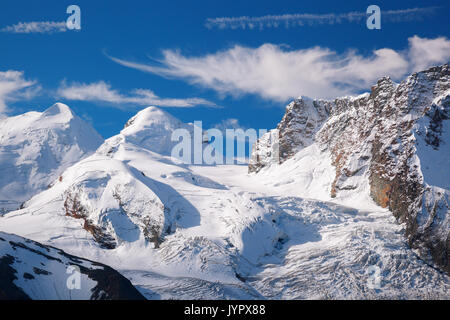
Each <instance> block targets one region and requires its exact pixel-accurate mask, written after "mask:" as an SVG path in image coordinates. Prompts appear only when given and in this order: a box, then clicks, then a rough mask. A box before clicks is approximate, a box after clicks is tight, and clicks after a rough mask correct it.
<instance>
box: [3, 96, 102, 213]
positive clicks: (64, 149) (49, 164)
mask: <svg viewBox="0 0 450 320" xmlns="http://www.w3.org/2000/svg"><path fill="white" fill-rule="evenodd" d="M102 142H103V139H102V138H101V136H100V135H99V134H98V133H97V132H96V131H95V130H94V129H93V128H92V127H91V126H90V125H89V124H88V123H86V122H85V121H83V120H82V119H81V118H79V117H77V116H76V115H75V114H74V112H73V111H72V110H71V109H70V108H69V107H68V106H66V105H65V104H62V103H56V104H54V105H53V106H51V107H50V108H48V109H47V110H45V111H44V112H42V113H40V112H28V113H25V114H22V115H18V116H14V117H10V118H5V119H1V120H0V176H1V179H0V213H1V212H5V211H10V210H15V209H17V208H19V206H20V205H21V204H22V203H23V202H24V201H26V200H28V199H29V198H31V197H32V196H33V195H35V194H36V193H38V192H40V191H42V190H45V189H46V188H47V187H48V185H49V184H50V183H51V182H52V181H53V180H55V179H56V178H57V177H58V176H59V174H61V172H63V171H64V170H65V169H66V168H68V167H69V166H71V165H72V164H74V163H76V162H78V161H79V160H80V159H82V158H84V157H86V156H88V155H89V154H91V153H93V152H94V151H95V150H96V149H97V148H98V146H100V144H101V143H102Z"/></svg>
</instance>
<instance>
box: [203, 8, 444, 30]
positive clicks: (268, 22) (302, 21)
mask: <svg viewBox="0 0 450 320" xmlns="http://www.w3.org/2000/svg"><path fill="white" fill-rule="evenodd" d="M436 9H437V8H435V7H427V8H410V9H400V10H382V11H381V18H382V21H383V22H402V21H415V20H421V19H423V17H425V16H428V15H431V14H432V13H434V12H435V10H436ZM366 17H367V14H366V12H347V13H327V14H311V13H297V14H283V15H266V16H262V17H247V16H242V17H221V18H208V19H206V23H205V26H206V27H207V28H209V29H211V28H214V27H216V28H219V29H259V30H263V29H265V28H278V27H285V28H290V27H302V26H316V25H324V24H326V25H334V24H341V23H359V22H362V21H363V20H365V19H366Z"/></svg>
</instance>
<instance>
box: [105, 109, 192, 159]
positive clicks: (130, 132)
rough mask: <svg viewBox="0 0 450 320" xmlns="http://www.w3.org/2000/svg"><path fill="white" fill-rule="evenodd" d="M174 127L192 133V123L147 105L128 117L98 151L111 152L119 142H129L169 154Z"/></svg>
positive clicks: (172, 142)
mask: <svg viewBox="0 0 450 320" xmlns="http://www.w3.org/2000/svg"><path fill="white" fill-rule="evenodd" d="M176 129H185V130H188V131H189V132H190V133H192V132H193V125H192V124H187V123H183V122H181V121H180V120H178V119H177V118H175V117H174V116H172V115H170V114H169V113H167V112H165V111H163V110H161V109H159V108H157V107H147V108H145V109H143V110H141V111H139V112H138V113H137V114H136V115H135V116H133V117H132V118H130V120H128V121H127V123H126V124H125V127H124V128H123V129H122V131H121V132H120V134H118V135H116V136H114V137H111V138H109V139H108V140H106V141H105V144H104V145H103V146H102V147H101V148H100V149H99V153H101V154H111V153H112V152H113V151H114V150H117V148H118V146H119V144H122V143H131V144H133V145H135V146H137V147H139V148H144V149H147V150H150V151H153V152H156V153H159V154H161V155H170V154H171V151H172V148H173V147H174V145H175V144H176V142H174V141H172V133H173V132H174V131H175V130H176Z"/></svg>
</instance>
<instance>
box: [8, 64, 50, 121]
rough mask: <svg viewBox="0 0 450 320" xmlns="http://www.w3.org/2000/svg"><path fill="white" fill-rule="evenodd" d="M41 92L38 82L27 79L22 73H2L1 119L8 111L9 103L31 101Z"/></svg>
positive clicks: (10, 71) (9, 71) (14, 71)
mask: <svg viewBox="0 0 450 320" xmlns="http://www.w3.org/2000/svg"><path fill="white" fill-rule="evenodd" d="M40 90H41V87H40V86H39V85H38V84H37V81H35V80H29V79H26V78H25V77H24V73H23V72H22V71H16V70H8V71H0V117H1V116H2V114H4V113H5V112H7V111H8V107H7V104H8V102H14V101H17V100H27V99H31V98H33V97H34V96H36V95H37V94H38V92H39V91H40Z"/></svg>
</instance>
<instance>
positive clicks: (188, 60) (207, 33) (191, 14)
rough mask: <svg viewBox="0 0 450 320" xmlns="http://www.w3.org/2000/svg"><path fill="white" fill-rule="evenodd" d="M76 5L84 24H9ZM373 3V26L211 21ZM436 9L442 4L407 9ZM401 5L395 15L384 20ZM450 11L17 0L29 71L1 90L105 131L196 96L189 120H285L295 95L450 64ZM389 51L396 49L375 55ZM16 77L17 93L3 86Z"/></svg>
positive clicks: (6, 13)
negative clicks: (57, 105)
mask: <svg viewBox="0 0 450 320" xmlns="http://www.w3.org/2000/svg"><path fill="white" fill-rule="evenodd" d="M70 4H77V5H78V6H79V7H80V8H81V30H80V31H72V30H67V31H66V32H53V33H34V32H29V33H16V32H14V31H12V30H14V28H9V29H8V28H7V27H8V26H9V27H11V26H15V25H17V24H18V23H19V22H23V23H28V22H31V21H40V22H49V21H54V22H62V21H65V20H66V19H67V17H68V14H66V8H67V6H68V5H70ZM371 4H376V5H378V6H379V7H380V8H381V14H382V20H381V21H382V22H381V23H382V25H381V30H369V29H367V28H366V19H365V18H364V19H361V20H359V21H354V22H349V21H347V20H345V19H344V21H342V22H341V23H337V22H336V20H333V18H330V19H328V20H325V21H322V23H321V24H319V23H318V22H314V21H316V20H306V23H305V24H304V25H298V24H297V25H294V26H292V25H290V26H289V27H286V26H285V25H284V20H283V18H276V17H271V18H270V17H269V18H265V19H263V20H262V21H264V23H263V24H262V25H261V26H256V27H254V28H253V29H250V28H249V24H248V23H251V21H252V20H248V21H250V22H248V21H247V22H245V23H246V27H245V29H243V28H241V27H238V28H236V29H233V28H232V27H231V26H230V25H228V26H226V25H225V26H223V25H222V26H219V25H213V26H211V25H210V26H209V27H208V26H206V22H207V21H208V20H207V19H214V18H217V17H230V18H233V17H242V16H248V17H264V16H267V15H270V16H279V15H283V14H305V13H310V14H315V15H323V14H334V15H339V14H347V13H349V12H362V13H364V12H365V11H366V9H367V7H368V6H369V5H371ZM430 7H436V8H435V9H431V11H430V10H428V9H427V10H422V11H420V10H419V11H417V12H416V13H414V14H408V12H407V11H405V9H411V8H430ZM389 10H393V11H394V12H393V13H392V14H391V15H390V16H387V15H386V19H384V16H383V14H384V13H385V12H387V11H389ZM405 12H406V13H405ZM449 18H450V5H449V4H448V1H438V0H430V1H395V2H393V1H373V0H372V1H319V0H317V1H283V0H278V1H264V0H263V1H261V0H260V1H232V0H228V1H211V0H210V1H171V0H168V1H131V0H130V1H126V2H124V1H97V0H96V1H75V2H73V1H61V0H58V1H45V0H43V1H20V0H15V1H10V0H5V1H2V3H1V4H0V29H2V32H0V61H1V64H0V66H1V67H0V72H6V71H8V70H10V71H21V72H23V73H21V74H14V75H11V74H9V75H3V77H6V78H7V81H6V80H5V81H6V82H8V81H9V82H8V83H6V82H5V81H3V82H1V79H0V99H3V102H2V103H3V104H4V105H5V106H4V108H3V109H4V110H3V112H4V113H6V114H8V115H14V114H18V113H23V112H25V111H29V110H38V111H41V110H44V109H45V108H47V107H48V106H50V105H51V104H53V103H54V102H56V101H61V102H64V103H66V104H68V105H69V106H70V107H71V108H72V109H74V110H75V112H76V113H77V114H79V115H80V116H82V117H84V118H85V119H87V120H89V121H90V122H91V123H92V124H93V125H94V127H95V128H96V129H97V130H98V131H99V133H100V134H101V135H102V136H103V137H105V138H106V137H109V136H111V135H114V134H116V133H118V132H119V131H120V129H121V128H122V127H123V125H124V123H125V122H126V120H127V119H129V118H130V117H131V116H132V115H134V114H135V113H136V112H137V111H138V110H140V109H142V108H143V107H144V106H145V104H146V103H147V101H156V102H161V104H163V105H164V104H165V105H170V104H178V105H179V104H184V105H189V107H186V106H183V107H180V106H178V107H170V106H165V108H166V109H167V110H168V111H169V112H170V113H171V114H173V115H174V116H176V117H178V118H180V119H181V120H183V121H185V122H191V121H194V120H202V121H203V123H204V128H209V127H211V126H213V125H215V124H217V123H220V122H222V121H224V120H226V119H230V118H235V119H238V120H239V123H240V124H241V125H242V126H244V127H252V128H256V129H258V128H273V127H275V126H276V124H277V123H278V122H279V120H280V119H281V117H282V115H283V113H284V106H285V105H286V104H287V102H289V100H290V99H291V97H292V96H299V95H308V96H312V97H313V98H314V97H328V95H330V96H333V95H344V94H347V93H348V94H355V93H359V92H363V91H366V90H369V89H370V84H372V83H373V82H374V81H376V80H375V79H377V78H378V77H379V76H380V75H381V74H383V73H388V74H390V75H391V76H392V77H393V78H394V79H401V78H402V77H403V76H404V75H406V74H407V73H409V72H412V71H418V70H416V69H417V68H421V67H426V66H427V65H428V64H437V63H443V62H448V60H449V54H450V53H449V52H450V50H448V48H449V42H448V38H449V37H450V34H449V33H450V28H449V20H450V19H449ZM277 19H278V20H277ZM280 19H281V20H280ZM299 19H300V18H299ZM300 20H301V19H300ZM396 20H398V21H396ZM244 21H245V19H244ZM302 21H303V22H305V21H304V19H303V20H302ZM311 21H312V22H311ZM274 22H275V23H276V22H278V23H279V25H278V27H274V26H273V23H274ZM309 22H310V23H311V25H309ZM414 36H416V37H415V38H413V37H414ZM430 48H431V49H430ZM380 49H386V50H384V51H379V52H378V53H377V54H374V50H380ZM428 49H430V50H428ZM429 51H431V52H429ZM164 52H165V54H164ZM207 55H209V56H207ZM114 58H115V60H113V59H114ZM8 77H9V78H8ZM11 79H12V80H11ZM11 81H13V82H14V83H13V84H14V85H17V90H13V89H11V88H10V87H5V88H6V89H2V85H4V86H5V85H8V84H10V82H11ZM5 83H6V84H5ZM137 89H142V90H141V91H136V90H137ZM2 90H3V91H2ZM8 90H9V91H8ZM2 92H3V93H2ZM98 95H101V96H102V97H105V96H108V97H109V98H107V99H106V98H103V99H101V98H99V96H98ZM149 97H150V98H149ZM197 103H200V104H203V105H197ZM156 105H157V104H156ZM217 106H220V108H218V107H217ZM0 111H1V109H0Z"/></svg>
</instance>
